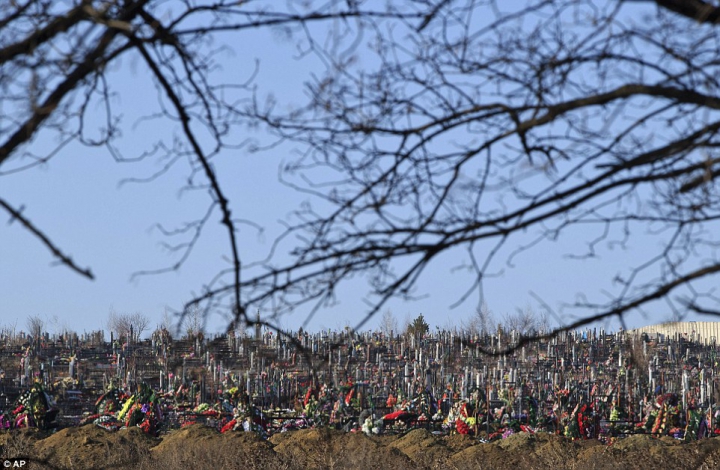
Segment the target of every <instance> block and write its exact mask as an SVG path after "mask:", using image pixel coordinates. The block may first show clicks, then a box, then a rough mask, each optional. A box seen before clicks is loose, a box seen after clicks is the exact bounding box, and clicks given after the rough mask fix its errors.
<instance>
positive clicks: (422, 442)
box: [389, 429, 455, 468]
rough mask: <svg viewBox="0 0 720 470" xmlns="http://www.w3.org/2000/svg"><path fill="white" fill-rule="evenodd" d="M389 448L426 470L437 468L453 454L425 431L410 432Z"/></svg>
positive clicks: (446, 446) (441, 442)
mask: <svg viewBox="0 0 720 470" xmlns="http://www.w3.org/2000/svg"><path fill="white" fill-rule="evenodd" d="M454 440H455V439H454ZM389 447H391V448H395V449H398V450H399V451H401V452H402V453H403V454H405V455H406V456H407V457H408V458H409V459H411V460H412V461H413V462H415V463H416V464H419V465H420V466H422V467H428V468H436V467H438V468H439V467H440V466H442V464H443V463H444V462H447V461H448V459H450V457H451V456H452V455H453V453H454V451H453V450H452V449H451V448H450V447H448V445H447V442H446V441H445V440H443V439H438V438H437V437H435V436H433V435H432V434H431V433H430V432H428V431H427V430H425V429H415V430H413V431H410V432H409V433H407V434H405V435H404V436H402V437H400V438H399V439H397V440H396V441H394V442H392V443H390V444H389Z"/></svg>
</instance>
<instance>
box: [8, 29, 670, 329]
mask: <svg viewBox="0 0 720 470" xmlns="http://www.w3.org/2000/svg"><path fill="white" fill-rule="evenodd" d="M242 39H243V40H242V42H239V41H238V42H234V43H233V49H234V54H227V55H226V59H225V60H224V61H223V70H222V73H221V74H222V76H223V77H224V78H225V79H227V80H230V81H244V80H246V79H247V77H248V76H249V75H250V73H251V72H252V68H253V61H254V59H259V60H260V61H261V62H260V70H259V74H258V76H257V77H256V79H255V84H256V85H257V87H258V93H259V96H261V97H262V96H268V95H269V94H272V95H273V96H275V97H276V99H277V101H278V103H280V105H281V106H284V107H287V108H288V109H289V108H291V107H292V106H300V105H302V104H303V103H304V100H305V99H306V97H305V94H304V93H303V83H304V82H305V81H306V80H307V79H308V77H309V74H311V73H313V71H314V70H315V69H316V68H317V67H318V66H319V62H318V60H317V59H316V58H314V57H312V56H309V57H306V58H304V59H303V60H302V61H298V60H296V58H295V51H293V43H292V42H291V41H287V40H284V39H282V38H279V37H278V35H277V34H274V33H272V32H267V31H253V32H251V33H245V34H244V35H243V36H242ZM111 78H112V82H113V88H114V89H115V91H116V92H117V93H118V96H117V98H115V99H114V103H115V104H116V106H117V109H118V112H120V113H122V115H123V129H124V130H123V135H122V137H121V140H120V141H119V146H120V147H121V148H122V149H123V151H124V153H125V155H126V156H128V157H130V156H133V155H135V154H137V153H138V152H141V151H142V150H143V149H146V148H148V147H150V146H151V145H152V143H153V142H154V140H156V139H157V136H171V135H172V133H173V132H175V131H176V129H175V127H174V124H172V123H167V122H163V121H140V120H139V117H140V116H143V115H144V114H145V112H146V111H145V108H146V106H147V104H148V103H156V102H157V94H156V91H155V90H154V89H153V88H152V86H151V83H150V81H149V80H148V77H147V75H146V72H145V71H144V69H143V67H142V66H141V65H139V64H138V63H136V62H133V61H132V60H128V59H124V60H123V61H122V62H120V63H119V64H118V65H117V66H116V67H115V68H114V70H113V71H112V72H111ZM244 132H245V133H246V134H243V135H238V140H244V139H245V138H253V139H259V140H261V141H266V140H267V137H266V136H265V135H264V134H263V133H262V130H257V131H252V130H245V131H244ZM44 138H45V137H44V136H43V135H41V136H39V138H38V139H36V140H35V141H34V142H33V144H32V145H33V148H34V149H35V151H36V152H37V153H42V152H41V150H38V149H43V148H51V147H52V146H53V145H54V142H53V141H49V140H44ZM292 151H293V149H292V148H291V147H289V146H279V147H277V148H274V149H272V150H269V151H265V152H259V153H251V152H248V151H247V150H246V149H243V150H240V151H236V152H233V153H226V154H224V155H222V159H220V160H219V161H218V162H217V163H216V165H217V167H216V168H217V169H218V174H219V175H220V179H221V183H222V185H223V187H224V188H225V190H226V191H227V192H228V196H229V198H230V200H231V201H232V203H233V211H234V214H235V215H236V216H237V217H240V218H243V219H249V220H252V221H254V222H255V223H257V224H259V225H261V226H263V228H264V231H263V232H262V233H259V232H258V231H257V230H256V229H255V228H253V227H250V226H245V225H241V226H240V230H241V231H240V242H241V255H242V258H243V260H244V262H246V263H247V262H251V261H255V260H259V259H262V258H263V257H264V255H265V254H266V253H267V250H269V248H270V245H271V242H272V240H273V239H274V238H275V237H276V236H277V235H278V234H279V233H281V231H282V224H281V221H283V220H286V219H287V218H288V217H289V214H290V212H291V211H292V210H293V209H294V208H295V207H296V205H297V204H298V202H299V201H301V200H303V199H305V198H307V196H305V195H298V194H297V193H295V192H293V191H292V190H290V189H288V188H287V187H285V186H283V185H281V184H280V183H279V182H278V177H277V175H278V167H279V166H280V165H281V164H282V163H283V162H287V161H289V160H290V159H292V158H293V153H292ZM159 168H160V164H159V163H158V162H157V161H154V160H147V161H144V162H142V163H116V162H114V161H113V159H112V158H111V157H110V156H109V155H108V153H107V151H106V150H104V149H102V148H88V147H81V146H79V145H71V146H68V147H66V148H64V149H63V150H62V151H61V152H60V153H59V154H58V155H57V156H56V157H54V158H53V159H52V160H51V161H50V162H49V163H47V164H46V165H43V166H41V167H37V168H33V169H30V170H27V171H24V172H21V173H17V174H12V175H6V176H2V178H1V179H0V197H4V198H6V199H7V200H8V201H9V202H11V203H13V204H15V205H16V206H24V207H25V210H24V214H25V216H26V217H28V218H29V219H30V220H31V221H32V222H34V223H35V224H37V225H38V226H39V227H41V228H42V229H43V230H45V231H46V232H47V233H48V234H49V235H50V236H51V238H52V239H53V241H55V242H56V243H57V245H58V246H60V247H61V248H62V249H63V250H64V251H65V252H67V253H69V254H70V255H71V256H72V257H73V259H74V260H75V261H76V262H77V263H78V264H79V265H80V266H83V267H84V266H89V267H91V268H92V270H93V272H94V273H95V275H96V280H95V281H88V280H87V279H84V278H81V277H79V276H77V275H76V274H74V273H72V272H71V271H69V270H68V269H67V268H66V267H64V266H55V265H54V261H53V259H52V256H51V255H50V253H49V252H48V251H47V249H46V248H45V247H43V246H41V244H40V243H39V242H38V240H36V239H35V238H34V237H33V236H31V235H30V234H29V233H28V232H27V231H25V230H24V229H23V228H22V227H21V226H20V225H19V224H17V223H13V224H7V223H5V220H6V217H5V215H4V214H2V215H1V216H0V222H2V223H0V326H3V325H13V324H16V325H17V327H18V328H19V329H23V328H24V327H25V322H26V319H27V317H29V316H33V315H39V316H41V317H43V318H46V319H47V321H48V325H49V327H50V329H51V330H52V329H53V328H56V329H61V328H62V327H69V328H71V329H73V330H76V331H80V332H82V331H91V330H97V329H105V328H106V321H107V317H108V314H109V312H110V310H111V309H114V310H115V311H117V312H120V313H125V312H127V313H133V312H141V313H144V314H145V315H147V316H148V317H149V318H151V320H152V322H153V325H154V324H157V323H159V322H160V321H161V317H162V315H163V312H164V311H165V310H166V309H171V310H173V309H179V308H180V307H181V306H182V304H183V302H185V301H187V300H188V299H190V298H191V297H192V295H193V293H197V292H198V291H199V288H200V287H201V286H202V285H203V284H204V283H206V282H208V281H209V280H210V279H211V278H212V277H213V276H214V274H215V273H216V272H217V271H218V270H219V269H222V268H223V267H225V266H227V259H226V257H227V254H228V251H227V249H226V246H227V244H226V243H227V242H226V235H225V233H224V231H223V229H222V228H221V227H220V226H219V223H218V221H219V215H218V213H217V212H216V213H215V217H214V219H213V221H212V222H211V223H210V225H209V228H208V230H207V231H206V232H205V233H204V234H203V237H202V238H201V239H200V241H199V243H198V245H197V246H196V248H195V250H194V252H193V253H192V255H191V256H190V258H189V259H188V260H187V262H186V263H185V264H184V265H183V266H182V267H181V268H180V269H179V270H178V271H177V272H171V273H166V274H162V275H152V276H141V277H139V278H134V279H132V280H131V276H132V274H133V273H134V272H136V271H140V270H152V269H157V268H162V267H164V266H168V265H171V264H172V263H173V262H174V259H175V258H173V256H172V254H171V253H169V252H168V250H167V249H164V248H163V246H162V243H163V242H165V241H167V239H165V238H164V237H163V236H162V235H161V234H160V233H159V231H158V230H157V229H156V228H154V226H155V225H156V224H158V223H160V224H162V225H163V226H165V227H167V228H173V227H177V226H179V225H180V224H182V223H183V222H187V221H190V220H194V219H195V218H197V217H198V216H199V215H201V214H202V213H203V212H204V210H205V208H206V207H207V204H208V201H209V200H208V197H207V195H206V194H204V193H197V192H195V193H187V192H181V191H180V188H181V187H182V186H183V184H184V181H185V178H186V175H187V170H188V168H187V166H186V165H185V164H180V165H177V166H176V167H174V168H173V169H172V170H171V171H169V172H168V173H167V174H164V175H162V176H161V177H159V178H158V179H157V180H155V181H153V182H151V183H143V184H136V183H126V184H122V185H121V184H120V183H121V182H122V181H123V180H124V179H126V178H142V177H146V176H148V175H150V174H153V173H154V172H155V171H157V170H158V169H159ZM531 235H532V234H528V238H527V239H526V240H518V241H517V242H516V243H519V244H522V243H526V242H527V241H529V240H530V239H531V238H532V237H531ZM588 236H589V233H588V232H583V230H582V229H579V228H578V229H574V230H573V231H569V232H566V233H564V234H563V235H562V236H561V237H560V238H559V239H558V240H556V241H555V242H553V243H544V244H543V245H542V246H541V248H540V249H533V250H529V251H527V252H524V253H522V254H521V255H519V256H518V257H517V258H516V259H515V261H516V263H515V267H513V266H508V265H506V264H505V263H504V262H501V263H499V264H498V265H497V269H496V272H497V276H495V277H490V278H488V279H487V280H486V282H485V284H484V295H485V300H486V303H487V304H488V306H489V308H490V310H491V311H493V312H494V314H495V317H496V318H497V319H500V318H501V317H502V315H503V314H505V313H507V312H513V311H515V310H516V309H518V308H520V309H524V308H526V307H528V306H529V307H531V308H533V309H534V310H536V311H542V310H543V308H542V307H541V306H540V305H539V304H538V302H537V301H536V299H535V298H534V296H533V295H532V294H531V293H535V294H536V295H537V296H539V297H540V298H542V299H543V300H544V301H545V302H546V303H547V304H548V305H549V306H551V307H552V308H554V309H555V308H558V307H559V305H560V303H561V302H567V301H572V300H574V299H575V298H576V296H577V295H580V294H586V295H588V296H589V297H593V296H595V297H596V298H597V297H598V296H599V297H600V298H602V296H603V295H604V294H602V292H601V290H602V289H606V290H607V291H609V292H613V291H614V290H613V289H615V290H617V286H613V285H612V284H608V280H609V279H612V278H613V277H614V276H615V275H616V274H621V275H623V274H626V273H625V271H624V270H625V269H626V266H627V262H628V260H630V259H632V260H642V259H646V258H649V257H651V256H652V254H653V253H654V250H655V249H656V247H657V246H658V244H659V243H658V240H657V238H653V237H648V238H644V237H639V238H636V239H633V241H632V242H631V243H630V244H629V245H628V246H627V247H625V248H624V249H621V248H616V249H612V250H609V251H606V252H605V253H604V254H603V256H602V257H601V258H595V259H591V260H586V261H583V262H577V261H573V262H570V261H569V260H568V259H567V258H566V257H565V255H566V254H567V253H568V252H578V251H581V250H582V244H583V241H584V240H586V239H587V238H588ZM516 246H517V244H514V245H510V246H509V247H508V248H507V251H505V252H504V253H502V254H501V255H499V257H498V259H500V260H505V259H506V258H507V255H508V254H509V253H510V252H511V251H512V250H513V249H514V248H515V247H516ZM462 255H463V254H462V252H460V251H458V252H457V253H455V254H454V255H453V256H452V257H449V258H446V259H444V260H443V261H442V262H441V263H439V264H436V265H434V267H433V271H432V273H428V275H426V276H425V277H424V278H423V279H421V281H420V283H419V284H418V286H417V289H416V294H417V295H418V296H419V297H421V299H420V300H417V301H415V302H407V303H404V302H400V301H392V302H390V303H389V304H388V305H387V307H386V308H384V309H383V311H384V310H387V309H389V310H391V311H392V312H393V313H394V314H395V315H396V317H397V318H398V320H399V322H400V323H401V324H402V322H403V320H404V319H405V318H407V317H415V316H416V315H418V314H420V313H422V314H423V315H424V316H425V318H426V319H427V320H428V322H429V323H430V324H431V325H432V326H436V325H437V326H440V327H443V326H447V325H448V324H456V325H459V324H460V322H461V321H462V320H464V319H469V318H470V317H471V316H472V315H473V312H474V310H475V305H476V301H475V300H474V297H472V296H471V298H470V300H468V301H467V302H466V303H464V304H463V305H461V306H460V307H458V308H456V309H452V310H451V309H450V306H451V305H452V304H453V303H454V302H455V301H456V300H457V299H458V298H459V297H460V296H461V295H462V294H463V293H464V292H465V290H466V289H467V288H468V287H469V285H470V283H471V279H470V278H471V274H469V273H467V272H466V271H462V270H454V269H453V268H454V267H455V266H457V264H458V263H459V262H460V261H461V260H462ZM339 292H340V295H339V303H338V305H336V306H334V307H332V308H328V309H325V310H323V311H321V312H319V313H318V314H317V315H316V317H315V318H314V319H313V321H312V323H311V324H310V328H311V329H313V328H315V329H317V328H321V327H325V328H341V327H343V326H345V325H352V324H354V323H355V321H356V320H357V318H358V317H359V316H360V315H362V313H363V312H364V311H365V309H366V306H365V305H364V303H363V296H364V293H365V287H364V285H363V282H362V279H358V280H355V281H354V282H353V283H350V284H348V285H346V286H344V287H342V288H341V289H340V291H339ZM657 308H658V311H655V312H652V313H653V314H655V315H657V317H656V318H654V319H650V320H648V319H646V318H643V317H642V316H641V315H639V314H635V315H632V316H629V317H628V318H627V323H628V326H641V325H644V324H646V323H655V322H656V320H657V319H658V318H659V319H667V318H668V316H669V315H668V311H667V310H666V309H664V307H663V306H662V304H658V305H657ZM304 318H305V317H304V314H303V312H298V314H297V315H293V316H291V317H287V318H285V319H284V320H283V326H284V327H287V328H296V327H297V326H299V325H300V324H301V323H302V322H303V320H304ZM55 319H57V320H55ZM562 320H563V321H570V320H571V317H568V316H565V317H563V318H562ZM375 324H377V322H372V323H371V325H375ZM208 326H209V329H211V330H218V329H220V328H222V326H223V322H222V319H220V318H214V319H211V321H210V323H209V325H208ZM607 326H608V327H616V326H617V323H608V324H607Z"/></svg>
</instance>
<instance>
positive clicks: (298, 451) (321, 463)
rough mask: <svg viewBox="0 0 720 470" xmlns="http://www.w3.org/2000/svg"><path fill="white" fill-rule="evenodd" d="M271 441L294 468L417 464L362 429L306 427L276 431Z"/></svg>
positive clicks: (413, 466)
mask: <svg viewBox="0 0 720 470" xmlns="http://www.w3.org/2000/svg"><path fill="white" fill-rule="evenodd" d="M270 442H271V443H272V444H274V445H275V447H274V450H275V452H276V453H277V454H279V455H282V456H284V457H285V458H286V461H287V462H292V465H293V466H297V467H293V468H313V469H315V468H317V469H325V468H347V469H357V468H397V469H404V468H415V465H413V463H412V461H411V460H410V459H409V458H408V457H407V456H405V455H404V454H403V453H402V452H400V451H398V450H397V449H395V448H392V447H388V446H385V445H383V444H382V439H375V438H371V437H367V436H365V435H364V434H362V433H345V432H341V431H335V430H331V429H305V430H300V431H293V432H289V433H282V434H276V435H275V436H273V437H272V438H270Z"/></svg>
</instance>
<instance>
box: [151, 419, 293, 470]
mask: <svg viewBox="0 0 720 470" xmlns="http://www.w3.org/2000/svg"><path fill="white" fill-rule="evenodd" d="M150 454H151V455H150V459H149V462H146V463H145V465H144V466H143V468H147V469H152V470H160V469H165V468H198V466H199V467H200V468H206V467H203V465H209V464H210V462H212V465H213V467H207V468H222V469H254V468H258V469H260V468H285V467H286V466H287V465H286V464H285V462H284V459H283V458H282V457H281V456H278V455H277V454H276V453H275V452H274V451H273V446H272V444H270V443H269V442H268V441H264V440H262V439H261V438H260V437H259V436H258V435H256V434H254V433H246V432H229V433H225V434H220V433H218V432H217V431H216V430H214V429H211V428H208V427H206V426H202V425H200V424H195V425H192V426H188V427H186V428H183V429H180V430H178V431H175V432H173V433H170V434H168V435H167V436H165V437H164V438H163V439H162V442H160V444H158V445H157V446H155V447H153V449H152V451H151V453H150Z"/></svg>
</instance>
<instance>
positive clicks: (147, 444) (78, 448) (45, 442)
mask: <svg viewBox="0 0 720 470" xmlns="http://www.w3.org/2000/svg"><path fill="white" fill-rule="evenodd" d="M157 443H158V440H157V439H154V438H152V437H150V436H148V435H147V434H145V433H143V431H142V430H141V429H140V428H128V429H121V430H120V431H118V432H109V431H105V430H104V429H101V428H99V427H97V426H92V425H90V426H83V427H79V428H67V429H63V430H62V431H58V432H57V433H55V434H52V435H50V436H48V437H46V438H45V439H41V440H38V441H36V442H35V445H34V453H33V457H34V460H38V461H41V462H47V463H48V464H50V465H51V466H53V467H56V468H137V466H138V465H139V464H140V462H141V461H143V460H146V459H147V457H148V451H149V449H150V448H151V447H152V446H154V445H156V444H157Z"/></svg>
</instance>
